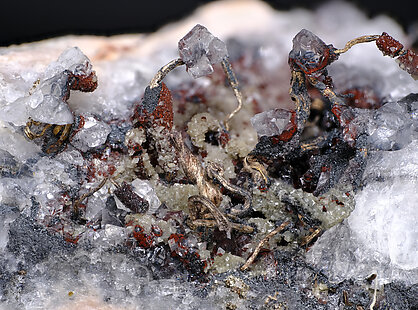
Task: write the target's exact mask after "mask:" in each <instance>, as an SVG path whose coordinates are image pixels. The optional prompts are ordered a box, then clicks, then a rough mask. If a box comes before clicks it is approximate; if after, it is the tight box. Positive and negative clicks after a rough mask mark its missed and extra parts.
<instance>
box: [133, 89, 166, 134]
mask: <svg viewBox="0 0 418 310" xmlns="http://www.w3.org/2000/svg"><path fill="white" fill-rule="evenodd" d="M152 91H153V90H152V89H149V87H147V89H146V90H145V92H152ZM155 97H157V98H155ZM148 101H152V102H148ZM134 118H135V120H136V121H137V122H138V123H139V125H140V126H144V127H148V126H163V127H165V128H166V129H168V130H171V129H172V127H173V99H172V96H171V92H170V90H169V89H168V87H167V86H166V85H165V84H164V83H163V82H161V90H160V92H159V94H158V96H152V94H151V95H150V96H147V94H144V99H143V102H142V103H141V104H140V106H139V107H138V108H137V109H135V115H134Z"/></svg>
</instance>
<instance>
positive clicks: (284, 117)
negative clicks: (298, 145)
mask: <svg viewBox="0 0 418 310" xmlns="http://www.w3.org/2000/svg"><path fill="white" fill-rule="evenodd" d="M291 116H292V113H291V112H290V111H287V110H284V109H274V110H270V111H265V112H261V113H258V114H256V115H254V116H253V117H252V118H251V125H253V127H254V129H255V130H256V131H257V134H258V136H260V137H261V136H268V137H269V136H276V135H280V134H281V133H282V132H283V130H285V129H286V127H287V126H288V124H289V121H290V117H291Z"/></svg>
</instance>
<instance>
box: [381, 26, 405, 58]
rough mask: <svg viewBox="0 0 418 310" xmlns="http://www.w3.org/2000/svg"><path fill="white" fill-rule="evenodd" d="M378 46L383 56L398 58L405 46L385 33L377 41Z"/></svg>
mask: <svg viewBox="0 0 418 310" xmlns="http://www.w3.org/2000/svg"><path fill="white" fill-rule="evenodd" d="M376 45H377V47H378V48H379V50H381V51H382V53H383V55H385V56H390V57H396V56H398V55H399V53H400V52H401V51H402V50H403V45H402V44H401V43H399V42H398V41H397V40H395V39H394V38H393V37H391V36H390V35H388V34H387V33H386V32H383V33H382V35H381V36H380V37H379V38H378V39H377V40H376Z"/></svg>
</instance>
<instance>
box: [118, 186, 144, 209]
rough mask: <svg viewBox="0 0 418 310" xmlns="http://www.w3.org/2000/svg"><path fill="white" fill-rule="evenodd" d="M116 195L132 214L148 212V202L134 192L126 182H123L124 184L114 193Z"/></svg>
mask: <svg viewBox="0 0 418 310" xmlns="http://www.w3.org/2000/svg"><path fill="white" fill-rule="evenodd" d="M114 194H115V196H116V197H118V199H119V200H120V201H121V202H122V203H123V204H124V205H125V206H126V207H127V208H128V209H130V210H131V211H132V212H134V213H145V212H147V211H148V208H149V204H148V202H147V201H145V200H144V199H142V198H141V197H139V196H138V194H136V193H135V192H134V190H133V187H132V186H131V185H129V184H127V183H126V182H123V184H122V185H121V186H120V187H118V188H117V189H116V190H115V191H114Z"/></svg>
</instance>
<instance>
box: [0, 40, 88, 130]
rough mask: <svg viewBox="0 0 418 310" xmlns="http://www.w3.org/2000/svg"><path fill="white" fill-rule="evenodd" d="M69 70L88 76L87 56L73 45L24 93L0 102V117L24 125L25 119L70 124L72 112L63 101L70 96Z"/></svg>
mask: <svg viewBox="0 0 418 310" xmlns="http://www.w3.org/2000/svg"><path fill="white" fill-rule="evenodd" d="M69 73H71V74H74V75H83V76H88V75H90V74H91V73H92V70H91V64H90V61H89V59H88V58H87V57H86V56H85V55H84V54H83V53H82V52H81V51H80V49H79V48H77V47H73V48H69V49H67V50H65V51H64V52H63V53H62V54H61V55H60V56H59V57H58V59H57V61H55V62H53V63H51V64H50V65H49V66H48V67H47V68H46V69H45V71H44V72H43V74H41V75H40V77H39V78H38V80H37V81H36V82H35V81H34V82H35V83H34V85H33V87H32V89H27V95H25V96H23V97H20V98H18V99H16V100H15V101H13V102H0V120H4V121H8V122H12V123H13V124H14V125H24V124H25V123H26V121H27V120H28V118H32V119H33V120H35V121H39V122H42V123H49V124H58V125H62V124H71V123H72V122H73V115H72V112H71V111H70V108H69V107H68V104H67V103H66V100H67V99H68V96H69V89H68V87H69V86H68V79H69Z"/></svg>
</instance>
